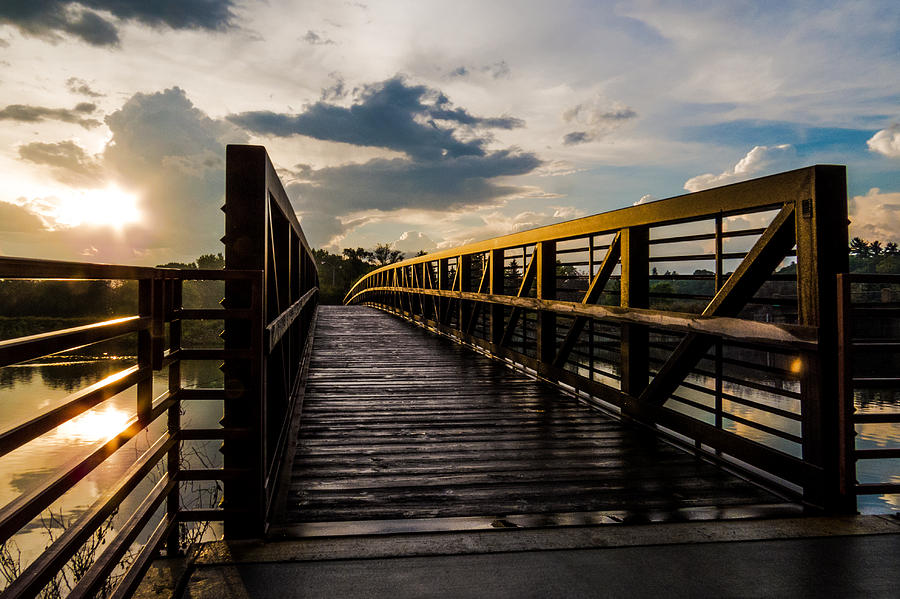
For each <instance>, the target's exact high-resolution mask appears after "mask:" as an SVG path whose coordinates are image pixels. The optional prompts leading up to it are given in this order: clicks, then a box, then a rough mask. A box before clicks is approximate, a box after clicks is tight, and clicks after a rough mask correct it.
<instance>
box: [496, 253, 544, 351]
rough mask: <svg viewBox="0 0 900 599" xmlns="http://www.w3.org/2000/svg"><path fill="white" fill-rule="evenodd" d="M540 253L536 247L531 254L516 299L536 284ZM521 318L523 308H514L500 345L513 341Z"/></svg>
mask: <svg viewBox="0 0 900 599" xmlns="http://www.w3.org/2000/svg"><path fill="white" fill-rule="evenodd" d="M539 252H540V249H539V248H538V246H537V245H536V246H534V251H533V252H532V253H531V260H529V262H528V267H527V268H526V269H525V274H523V275H522V283H521V284H520V285H519V292H518V293H516V297H522V296H523V295H524V294H526V293H528V291H529V290H530V289H531V286H532V285H533V284H534V279H535V275H536V274H537V268H535V266H536V265H537V262H538V253H539ZM521 316H522V308H519V307H514V308H513V309H512V314H510V315H509V322H507V323H506V328H505V329H503V338H502V340H501V341H500V345H506V344H508V343H509V341H510V340H511V339H512V335H513V331H514V330H515V328H516V325H517V324H519V318H520V317H521Z"/></svg>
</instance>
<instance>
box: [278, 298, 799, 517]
mask: <svg viewBox="0 0 900 599" xmlns="http://www.w3.org/2000/svg"><path fill="white" fill-rule="evenodd" d="M319 310H320V312H319V321H318V325H317V333H316V339H315V344H314V349H313V357H312V360H311V363H310V372H309V380H308V386H307V389H306V399H305V401H304V406H303V418H302V419H301V425H300V430H299V436H298V439H297V444H296V447H297V453H296V456H295V459H294V461H293V470H292V473H291V477H290V488H289V490H288V492H287V497H286V509H285V512H284V514H283V519H282V521H281V522H276V523H274V524H276V525H277V524H279V523H280V524H290V523H297V522H317V521H319V522H321V521H340V520H366V519H380V518H410V517H411V518H419V517H422V518H427V517H437V516H475V515H494V514H496V515H497V516H498V517H500V516H503V515H507V514H519V513H556V512H572V511H595V510H625V511H628V512H634V513H649V512H651V511H655V512H659V511H662V512H666V511H670V512H673V513H674V512H675V511H677V510H678V509H681V508H685V507H692V506H731V505H759V504H761V503H762V504H765V503H771V504H779V503H782V502H783V500H782V499H781V498H778V497H776V496H774V495H770V494H768V493H767V492H766V491H763V490H761V489H760V488H759V487H756V486H754V485H752V484H750V483H747V482H745V481H743V480H740V479H738V478H736V477H734V476H732V475H730V474H728V473H726V472H724V471H723V470H720V469H718V468H716V467H715V466H713V465H712V464H709V463H707V462H704V461H702V460H699V459H697V458H696V457H694V456H693V455H691V454H688V453H685V452H683V451H681V450H678V449H676V448H674V447H672V446H671V445H669V444H666V443H663V442H661V441H660V440H659V439H657V438H656V437H655V436H654V435H652V434H651V433H649V432H647V431H646V430H645V429H642V428H636V427H633V426H630V425H626V424H623V423H622V422H619V421H616V420H613V419H611V418H609V417H608V416H606V415H604V414H603V413H601V412H599V411H596V410H593V409H591V408H589V407H588V406H586V405H585V404H583V403H581V402H579V401H577V400H575V399H574V398H572V397H570V396H568V395H565V394H563V393H562V392H561V391H560V390H559V389H557V388H555V387H551V386H550V385H546V384H543V383H539V382H537V381H536V380H535V379H532V378H530V377H528V376H526V375H524V374H521V373H519V372H516V371H514V370H512V369H509V368H507V367H505V366H504V365H502V364H500V363H498V362H496V361H491V360H489V359H487V358H484V357H483V356H480V355H478V354H476V353H474V352H472V351H470V350H468V349H466V348H464V347H461V346H459V345H457V344H455V343H453V342H451V341H449V340H447V339H444V338H440V337H435V336H432V335H429V334H427V333H425V332H424V331H423V330H421V329H419V328H417V327H414V326H411V325H409V324H408V323H406V322H403V321H400V320H399V319H395V318H393V317H391V316H390V315H388V314H385V313H383V312H379V311H375V310H372V309H369V308H366V307H359V306H352V307H332V306H322V307H320V309H319Z"/></svg>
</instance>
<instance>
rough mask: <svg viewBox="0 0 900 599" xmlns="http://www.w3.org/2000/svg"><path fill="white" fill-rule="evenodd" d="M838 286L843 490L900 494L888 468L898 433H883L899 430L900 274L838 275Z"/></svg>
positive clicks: (899, 450)
mask: <svg viewBox="0 0 900 599" xmlns="http://www.w3.org/2000/svg"><path fill="white" fill-rule="evenodd" d="M837 288H838V316H839V320H838V336H839V339H840V363H841V368H840V376H841V379H840V389H841V414H840V415H841V424H842V427H841V430H842V437H841V453H842V455H843V458H844V460H843V463H844V466H845V467H844V469H843V470H842V472H841V483H842V485H843V487H844V493H846V494H847V495H890V494H900V479H898V478H897V468H896V467H893V468H892V467H890V464H891V460H898V459H900V447H898V446H897V444H896V442H895V443H894V444H893V446H891V442H890V441H889V439H896V438H897V437H896V433H894V434H890V433H887V434H886V431H885V427H894V428H895V429H898V430H900V412H898V411H897V410H896V404H894V402H893V401H892V399H893V396H895V395H896V393H897V392H898V390H900V275H882V274H862V273H853V274H840V275H838V282H837ZM857 396H858V398H857ZM870 404H871V405H870ZM889 406H890V407H889ZM866 429H870V430H869V431H867V430H866ZM866 433H868V434H866ZM879 433H880V434H879ZM860 437H862V439H861V440H860V442H858V441H857V439H859V438H860ZM867 438H868V439H867ZM873 439H882V442H881V443H873V442H872V440H873ZM867 445H868V446H867ZM873 445H880V446H873ZM894 464H896V462H894ZM878 465H883V466H884V467H881V468H879V467H878ZM872 466H875V467H874V468H873V467H872ZM887 473H892V474H887Z"/></svg>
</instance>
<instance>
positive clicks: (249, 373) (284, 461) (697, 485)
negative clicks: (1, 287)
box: [0, 146, 900, 597]
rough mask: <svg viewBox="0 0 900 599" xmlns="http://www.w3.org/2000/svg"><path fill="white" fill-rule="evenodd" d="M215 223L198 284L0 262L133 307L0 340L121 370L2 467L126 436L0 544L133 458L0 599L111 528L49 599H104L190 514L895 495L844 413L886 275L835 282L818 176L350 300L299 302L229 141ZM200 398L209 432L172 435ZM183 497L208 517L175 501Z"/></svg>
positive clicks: (481, 513)
mask: <svg viewBox="0 0 900 599" xmlns="http://www.w3.org/2000/svg"><path fill="white" fill-rule="evenodd" d="M223 210H224V212H225V236H224V237H223V243H224V245H225V261H226V267H225V268H224V269H223V270H197V269H184V270H179V269H165V268H146V267H130V266H119V265H102V264H86V263H78V262H56V261H45V260H31V259H25V258H0V278H2V279H34V280H41V279H54V280H59V279H65V280H72V281H76V280H114V281H123V282H126V283H127V282H131V281H134V282H136V284H135V290H136V295H137V301H136V304H137V313H136V314H134V315H131V316H125V317H122V318H116V319H114V320H109V321H104V322H97V323H92V324H88V325H84V326H78V327H75V328H70V329H65V330H59V331H51V332H48V333H41V334H37V335H32V336H28V337H21V338H17V339H11V340H6V341H2V342H0V366H6V365H10V364H17V363H23V362H27V361H30V360H33V359H36V358H40V357H41V356H47V355H51V354H55V353H58V352H61V351H65V350H68V349H70V348H74V347H82V346H86V345H90V344H94V343H98V342H102V341H106V340H109V339H113V338H123V339H131V338H132V337H133V338H134V353H135V355H136V356H137V358H136V362H135V364H134V365H133V366H130V367H128V368H126V369H124V370H122V371H121V372H119V373H117V374H115V375H113V376H110V377H107V378H106V379H103V380H101V381H97V382H95V383H94V384H92V385H90V386H89V387H86V388H84V389H82V390H79V391H77V392H75V393H73V394H71V395H70V396H69V397H67V398H66V399H65V401H63V402H62V403H61V404H60V405H59V406H57V407H53V408H52V409H49V410H47V411H44V412H41V413H38V414H36V415H35V416H34V417H32V418H31V419H29V420H28V421H26V422H23V423H21V424H20V425H18V426H16V427H14V428H12V429H10V430H7V431H5V432H3V433H2V434H0V455H5V454H7V453H10V452H12V451H14V450H15V449H17V448H19V447H21V446H22V445H24V444H26V443H29V442H31V441H32V440H35V439H38V438H40V437H41V436H42V435H45V434H47V433H48V432H49V431H52V430H53V429H54V428H55V427H57V426H59V425H60V424H62V423H64V422H66V421H68V420H70V419H72V418H74V417H76V416H78V415H79V414H82V413H84V412H85V411H87V410H90V409H92V408H94V407H95V406H98V405H99V404H101V403H102V402H104V401H106V400H108V399H109V398H110V397H112V396H114V395H116V394H119V393H123V392H127V391H128V390H131V391H132V392H133V393H134V396H135V404H134V414H133V418H132V419H131V421H130V422H129V423H128V425H127V427H126V428H125V429H123V430H122V431H120V432H118V433H117V434H115V435H113V436H111V437H110V438H109V439H107V440H105V441H103V442H102V443H100V444H98V446H97V447H96V448H94V449H93V450H92V451H91V452H89V453H87V454H85V455H84V456H82V457H80V458H79V459H78V460H76V461H75V462H73V463H71V464H61V465H54V466H53V468H54V470H53V474H52V475H50V476H48V477H47V478H46V480H44V481H43V482H42V483H41V484H40V485H38V487H36V488H35V489H34V490H33V491H30V492H28V493H25V494H23V495H20V496H19V497H18V498H17V499H15V500H14V501H12V502H11V503H9V504H8V505H6V506H4V507H3V508H2V510H0V534H2V535H3V537H2V540H3V541H7V540H9V539H13V538H14V537H15V535H16V534H18V533H20V532H21V531H23V530H27V529H28V527H29V526H33V522H34V521H35V520H36V519H37V518H39V517H40V515H41V514H42V513H44V512H45V510H46V509H47V508H48V507H50V506H52V505H54V504H55V502H57V501H58V500H60V499H61V498H64V497H65V495H66V493H68V492H70V491H71V490H72V489H74V488H76V486H77V485H78V483H79V482H80V481H82V479H84V478H85V477H86V476H88V475H89V474H90V473H91V472H92V471H94V470H95V469H97V468H99V467H100V466H101V465H103V464H104V462H105V460H106V459H107V458H108V457H109V456H110V455H113V454H114V453H115V452H116V451H117V450H118V451H121V449H120V448H122V447H125V446H126V444H127V443H128V442H129V441H131V440H133V439H140V438H144V437H146V438H148V439H150V440H149V441H147V442H146V443H144V445H141V446H140V452H139V453H138V454H137V457H136V459H135V461H134V464H133V466H132V467H130V468H129V469H128V470H127V471H126V472H125V473H124V474H123V476H122V478H121V480H120V481H119V482H118V483H117V484H116V485H114V486H112V487H111V488H108V489H104V490H103V492H102V493H101V494H100V497H99V498H98V499H97V500H96V501H95V502H94V503H93V504H92V505H90V506H89V507H87V508H85V509H84V510H83V512H82V513H81V515H80V516H79V517H78V518H77V519H76V520H75V521H74V522H73V523H72V524H71V525H70V526H69V528H67V529H66V530H65V532H64V533H62V534H61V535H60V536H58V537H57V538H56V539H55V540H54V541H53V542H52V543H51V544H50V545H49V547H48V548H47V550H46V551H44V552H43V553H42V554H41V555H39V556H38V557H37V558H35V559H34V560H33V561H32V562H30V563H29V564H25V566H24V567H23V569H22V571H21V573H19V575H18V576H17V577H16V578H15V579H14V580H12V582H11V583H10V584H9V586H8V587H7V590H6V595H5V596H10V597H19V596H23V597H24V596H32V595H35V594H37V593H38V592H39V591H40V590H41V589H42V588H44V587H45V586H47V585H48V584H49V583H52V581H53V580H54V579H55V577H57V576H58V573H59V572H60V571H61V570H62V569H63V568H64V567H65V565H66V564H67V563H69V561H70V560H71V559H72V557H73V556H75V555H76V554H77V553H78V552H79V550H80V548H82V547H83V546H84V545H85V544H86V543H89V542H90V540H91V539H92V538H94V535H95V533H96V531H97V530H98V529H99V528H100V527H102V526H104V523H109V522H112V523H113V525H112V529H113V530H114V532H115V535H114V538H113V539H112V540H111V541H109V542H107V543H105V544H104V547H102V548H101V549H99V550H97V554H96V555H95V556H94V559H93V561H91V562H90V564H89V565H88V567H86V568H84V569H83V571H82V572H81V574H80V577H79V579H78V582H77V584H76V585H75V587H74V589H73V591H72V594H71V595H70V596H72V597H80V596H93V595H94V594H96V593H98V592H100V591H102V590H104V589H106V590H108V591H109V592H110V593H111V595H110V596H122V597H124V596H129V595H130V594H131V593H132V592H133V591H134V589H135V588H136V587H137V585H138V584H139V582H140V580H141V578H142V576H143V574H144V573H145V572H146V571H147V568H148V567H149V566H150V564H151V563H152V561H153V559H155V558H156V557H157V556H159V555H160V552H163V553H165V554H167V555H169V556H174V555H177V554H179V553H181V552H183V551H184V550H185V549H186V547H185V546H184V539H185V538H186V537H185V530H187V528H188V527H190V526H192V525H194V523H198V522H199V523H209V522H215V523H221V525H220V528H218V529H214V530H219V531H221V532H222V533H223V534H224V538H225V539H226V540H227V541H237V540H241V539H266V538H269V539H273V538H307V539H308V538H313V537H328V538H331V537H340V536H347V535H372V534H376V535H377V533H397V532H405V531H418V532H434V531H461V530H480V529H483V530H488V529H490V530H494V529H506V528H509V529H522V528H542V529H543V528H546V527H572V526H573V525H595V524H610V525H612V524H635V525H640V524H649V523H663V522H669V523H671V522H679V521H680V522H688V521H697V520H704V521H711V520H732V521H733V520H737V519H746V518H775V517H784V516H800V515H804V516H807V515H816V516H821V515H823V514H848V513H850V514H852V513H855V511H856V497H857V495H860V494H868V493H878V494H883V493H898V492H900V484H898V483H897V482H896V481H897V478H896V476H893V477H888V478H887V479H885V480H881V481H875V482H872V481H866V482H864V483H860V482H859V481H858V476H857V464H858V463H863V462H866V461H871V460H896V458H898V457H900V450H898V449H896V448H878V449H860V448H858V447H857V446H856V443H855V441H854V435H855V431H856V427H857V426H858V425H860V424H865V423H897V422H900V416H898V414H896V413H879V414H871V413H858V412H857V411H856V410H855V408H854V401H853V392H854V389H855V388H857V387H858V386H860V385H866V386H875V387H880V388H892V387H896V385H897V382H898V379H897V378H896V372H895V371H893V370H892V371H889V372H879V371H878V368H877V366H878V364H881V363H882V361H879V359H871V356H873V355H875V356H878V355H884V354H885V353H888V354H890V352H895V351H896V349H897V347H898V343H897V339H896V336H891V335H893V333H889V334H888V336H885V334H884V332H885V331H890V330H891V329H890V327H888V328H887V329H885V328H884V327H877V326H876V327H873V326H870V325H867V324H866V322H867V321H866V318H872V317H877V318H881V319H884V318H897V316H898V311H900V310H898V305H897V304H896V303H895V302H893V301H892V299H891V298H892V297H893V296H892V295H891V293H892V291H890V289H892V288H893V287H894V286H896V285H897V284H898V281H897V279H896V278H892V277H889V276H884V275H850V274H848V273H847V250H846V248H847V197H846V183H845V173H844V168H843V167H838V166H813V167H808V168H804V169H800V170H796V171H790V172H786V173H781V174H778V175H774V176H771V177H765V178H762V179H757V180H753V181H748V182H745V183H738V184H735V185H730V186H727V187H722V188H717V189H711V190H707V191H701V192H697V193H692V194H688V195H685V196H680V197H676V198H671V199H667V200H661V201H658V202H652V203H648V204H642V205H638V206H633V207H629V208H625V209H622V210H617V211H614V212H609V213H604V214H599V215H595V216H591V217H587V218H583V219H579V220H575V221H570V222H567V223H561V224H558V225H551V226H548V227H543V228H539V229H534V230H531V231H524V232H521V233H516V234H513V235H509V236H505V237H499V238H495V239H491V240H486V241H482V242H478V243H474V244H470V245H467V246H463V247H458V248H453V249H448V250H442V251H439V252H436V253H433V254H429V255H425V256H420V257H416V258H412V259H409V260H405V261H403V262H399V263H396V264H389V265H385V266H382V267H380V268H377V269H375V270H373V271H372V272H371V273H369V274H368V275H366V276H365V277H363V278H362V279H361V280H360V281H358V282H357V283H356V285H355V286H354V287H353V289H351V291H350V292H349V294H348V295H347V298H346V304H347V305H346V306H319V305H318V274H317V265H316V262H315V259H314V256H313V253H312V251H311V249H310V247H309V245H308V243H307V241H306V239H305V236H304V234H303V231H302V229H301V227H300V224H299V222H298V221H297V218H296V216H295V215H294V212H293V209H292V208H291V206H290V203H289V201H288V198H287V196H286V194H285V192H284V189H283V187H282V184H281V182H280V181H279V179H278V177H277V175H276V173H275V170H274V168H273V167H272V164H271V162H270V161H269V159H268V157H267V155H266V153H265V150H264V149H263V148H261V147H253V146H229V147H228V150H227V174H226V204H225V206H224V209H223ZM196 280H200V281H221V282H223V293H224V299H223V300H222V302H221V306H217V307H209V306H204V307H196V306H191V305H188V304H187V303H186V301H185V297H186V296H185V289H186V287H185V286H186V285H188V284H190V282H191V281H196ZM130 284H133V283H130ZM883 289H888V290H889V291H888V293H887V295H885V294H884V293H882V290H883ZM876 296H877V297H876ZM885 297H887V301H884V298H885ZM873 298H874V299H873ZM196 321H215V322H219V321H220V322H221V325H222V326H221V328H222V339H223V341H222V342H221V343H220V344H219V345H218V346H216V347H199V346H197V344H196V343H195V342H192V339H191V335H192V334H193V333H192V331H196V330H197V328H196V327H195V326H193V325H195V324H196ZM866 337H870V338H866ZM866 352H868V353H866ZM860 356H863V357H865V356H869V358H865V359H859V357H860ZM192 361H201V362H202V361H212V362H214V363H215V364H217V365H220V367H221V371H222V373H223V376H222V384H221V385H219V386H201V387H190V386H187V385H184V384H183V380H182V378H183V377H182V365H183V364H184V363H186V362H192ZM154 373H156V374H157V379H156V381H154ZM159 375H163V377H164V380H165V381H166V382H165V384H164V385H162V386H161V385H160V376H159ZM210 403H212V404H214V405H215V406H219V407H220V412H219V413H220V414H221V420H219V421H218V422H217V423H216V424H215V425H212V426H205V427H198V426H196V425H193V424H192V423H193V421H192V420H191V418H190V410H191V409H192V406H196V405H198V404H203V405H210ZM217 409H219V408H218V407H217ZM164 415H165V418H163V416H164ZM144 431H149V432H147V433H144ZM151 433H152V434H151ZM139 435H141V436H139ZM204 440H213V441H217V442H219V441H220V442H221V450H220V451H221V454H222V459H221V460H220V462H219V463H218V464H214V465H213V467H198V466H197V465H196V464H192V463H191V462H190V460H186V459H185V455H184V454H185V451H186V448H187V447H188V446H189V445H190V443H192V442H196V441H204ZM128 447H134V445H133V444H132V445H128ZM198 484H200V485H207V486H210V485H212V486H213V487H214V488H216V489H218V490H221V492H222V495H221V501H216V503H215V504H213V505H197V503H196V502H195V501H192V498H191V497H190V491H191V489H194V488H196V485H198ZM366 538H369V537H366ZM372 542H373V543H374V542H375V541H372Z"/></svg>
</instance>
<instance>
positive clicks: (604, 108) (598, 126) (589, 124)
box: [562, 96, 638, 146]
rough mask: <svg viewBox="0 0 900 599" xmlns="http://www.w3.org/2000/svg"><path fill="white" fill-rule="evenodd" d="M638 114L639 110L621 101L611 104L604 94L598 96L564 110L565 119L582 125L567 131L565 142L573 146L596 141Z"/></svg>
mask: <svg viewBox="0 0 900 599" xmlns="http://www.w3.org/2000/svg"><path fill="white" fill-rule="evenodd" d="M637 116H638V114H637V112H635V111H634V110H633V109H631V108H629V107H628V106H625V105H624V104H622V103H619V102H616V103H613V104H609V103H608V102H607V101H606V100H605V99H604V98H603V97H602V96H598V97H597V98H595V99H594V100H592V101H590V102H584V103H582V104H577V105H576V106H573V107H572V108H569V109H567V110H566V111H565V112H563V115H562V118H563V121H565V122H566V123H572V124H575V125H579V126H580V130H579V131H572V132H571V133H567V134H566V135H565V136H564V137H563V143H564V144H565V145H567V146H571V145H576V144H582V143H587V142H590V141H595V140H597V139H600V138H602V137H604V136H606V135H607V134H609V133H611V132H612V131H614V130H615V129H618V128H619V127H621V126H622V125H623V124H624V123H626V122H627V121H630V120H632V119H635V118H637Z"/></svg>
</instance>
